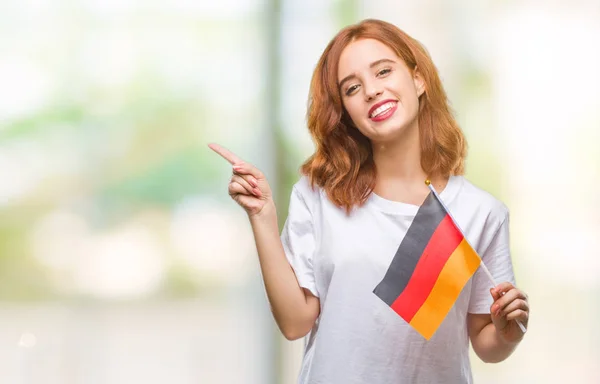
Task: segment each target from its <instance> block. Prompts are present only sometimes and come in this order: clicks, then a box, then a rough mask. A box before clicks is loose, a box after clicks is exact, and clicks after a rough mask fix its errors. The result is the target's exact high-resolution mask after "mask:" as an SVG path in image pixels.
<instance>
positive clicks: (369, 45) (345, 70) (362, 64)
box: [338, 39, 399, 79]
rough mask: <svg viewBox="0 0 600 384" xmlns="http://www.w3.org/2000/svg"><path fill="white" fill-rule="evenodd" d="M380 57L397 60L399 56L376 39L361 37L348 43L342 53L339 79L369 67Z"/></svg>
mask: <svg viewBox="0 0 600 384" xmlns="http://www.w3.org/2000/svg"><path fill="white" fill-rule="evenodd" d="M380 59H390V60H394V61H397V60H399V57H398V56H397V55H396V53H395V52H394V51H393V50H392V48H390V47H388V46H387V45H385V44H384V43H382V42H381V41H379V40H375V39H360V40H355V41H353V42H351V43H350V44H348V46H347V47H346V48H344V50H343V51H342V54H341V55H340V61H339V63H338V79H341V78H343V77H345V76H348V75H350V74H352V73H354V72H358V71H361V70H364V69H368V68H369V65H371V63H372V62H374V61H377V60H380Z"/></svg>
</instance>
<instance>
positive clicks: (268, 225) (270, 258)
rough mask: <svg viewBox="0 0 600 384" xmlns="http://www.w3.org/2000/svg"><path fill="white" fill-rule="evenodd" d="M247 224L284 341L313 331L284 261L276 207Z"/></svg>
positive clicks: (301, 294)
mask: <svg viewBox="0 0 600 384" xmlns="http://www.w3.org/2000/svg"><path fill="white" fill-rule="evenodd" d="M250 223H251V225H252V231H253V233H254V240H255V242H256V249H257V251H258V258H259V262H260V268H261V272H262V276H263V280H264V284H265V289H266V292H267V297H268V299H269V303H270V304H271V311H272V312H273V316H274V318H275V321H276V322H277V325H278V326H279V329H280V330H281V332H282V333H283V334H284V336H285V337H286V338H288V339H295V338H298V337H301V336H304V335H305V334H306V333H307V332H308V331H309V330H310V329H311V328H312V325H313V323H314V317H315V316H314V314H313V313H312V312H313V311H311V309H310V307H309V305H308V303H307V298H306V295H305V293H304V290H303V289H302V288H301V287H300V286H299V284H298V281H297V279H296V275H295V274H294V271H293V269H292V267H291V266H290V264H289V262H288V260H287V258H286V257H285V252H284V250H283V244H282V243H281V239H280V237H279V227H278V223H277V214H276V210H275V206H274V205H269V206H265V209H263V212H262V213H261V214H259V215H253V216H250Z"/></svg>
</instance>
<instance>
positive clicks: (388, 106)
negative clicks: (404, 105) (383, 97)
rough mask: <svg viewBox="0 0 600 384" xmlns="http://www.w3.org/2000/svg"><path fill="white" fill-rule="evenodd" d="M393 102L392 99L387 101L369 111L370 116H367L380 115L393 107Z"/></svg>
mask: <svg viewBox="0 0 600 384" xmlns="http://www.w3.org/2000/svg"><path fill="white" fill-rule="evenodd" d="M395 104H396V103H395V102H393V101H390V102H389V103H385V104H383V105H382V106H381V107H379V108H377V109H376V110H374V111H373V113H371V116H369V117H370V118H373V117H375V116H378V115H381V114H382V113H384V112H387V111H388V110H390V109H391V108H393V107H394V105H395Z"/></svg>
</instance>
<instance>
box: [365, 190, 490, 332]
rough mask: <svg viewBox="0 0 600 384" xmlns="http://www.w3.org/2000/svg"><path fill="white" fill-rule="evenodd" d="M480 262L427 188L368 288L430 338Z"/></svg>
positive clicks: (435, 196)
mask: <svg viewBox="0 0 600 384" xmlns="http://www.w3.org/2000/svg"><path fill="white" fill-rule="evenodd" d="M480 263H481V259H480V258H479V255H477V252H475V250H474V249H473V248H472V247H471V246H470V245H469V243H468V242H467V240H466V239H465V238H464V236H463V234H462V232H461V231H460V229H459V228H458V227H457V226H456V224H455V223H454V220H453V219H452V217H451V216H450V214H449V213H448V212H447V211H446V208H445V207H444V205H443V203H442V202H441V201H440V200H439V196H438V195H437V193H435V192H434V190H433V189H432V191H431V192H430V193H429V195H428V196H427V198H426V199H425V201H424V202H423V205H421V207H420V208H419V210H418V211H417V215H416V216H415V218H414V220H413V222H412V224H411V226H410V227H409V229H408V232H407V233H406V236H405V237H404V239H403V240H402V242H401V243H400V246H399V247H398V250H397V251H396V255H395V256H394V258H393V260H392V263H391V264H390V266H389V268H388V270H387V272H386V274H385V276H384V278H383V280H382V281H381V282H380V283H379V284H378V285H377V287H376V288H375V290H374V291H373V292H374V293H375V294H376V295H377V296H378V297H379V298H380V299H381V300H383V301H384V302H385V303H386V304H387V305H389V306H390V307H391V308H392V309H393V310H394V311H395V312H396V313H397V314H398V315H400V316H401V317H402V318H403V319H404V320H406V321H407V322H408V323H409V324H410V325H411V326H412V327H413V328H414V329H415V330H416V331H417V332H419V333H420V334H421V335H422V336H423V337H424V338H425V339H427V340H429V339H430V338H431V336H433V334H434V333H435V331H436V330H437V329H438V327H439V326H440V324H441V323H442V321H444V318H445V317H446V315H447V314H448V312H449V311H450V309H451V308H452V306H453V305H454V302H455V301H456V299H457V298H458V296H459V294H460V292H461V291H462V289H463V287H464V286H465V284H466V283H467V282H468V281H469V279H470V278H471V276H473V274H474V273H475V271H476V270H477V268H478V267H479V264H480Z"/></svg>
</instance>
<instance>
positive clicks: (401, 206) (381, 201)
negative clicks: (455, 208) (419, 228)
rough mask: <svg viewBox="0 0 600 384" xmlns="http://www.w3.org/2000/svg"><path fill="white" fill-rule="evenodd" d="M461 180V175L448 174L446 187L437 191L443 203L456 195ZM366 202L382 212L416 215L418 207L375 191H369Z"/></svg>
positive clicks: (447, 202) (448, 201) (446, 202)
mask: <svg viewBox="0 0 600 384" xmlns="http://www.w3.org/2000/svg"><path fill="white" fill-rule="evenodd" d="M461 181H462V176H450V177H449V178H448V183H447V184H446V187H445V188H444V189H443V190H442V192H441V193H439V195H440V198H441V199H442V201H443V202H444V204H446V205H448V204H450V202H451V201H452V199H454V197H455V196H456V195H457V193H458V191H459V190H460V186H461ZM367 204H368V205H372V206H374V207H375V208H377V209H379V210H381V211H383V212H387V213H393V214H402V215H409V216H414V215H416V214H417V211H418V210H419V208H420V206H419V205H414V204H408V203H403V202H400V201H393V200H388V199H385V198H383V197H381V196H379V195H377V194H376V193H375V192H371V195H370V196H369V199H368V200H367Z"/></svg>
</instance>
